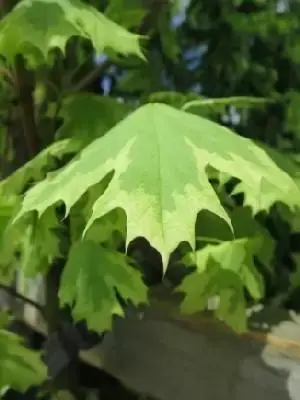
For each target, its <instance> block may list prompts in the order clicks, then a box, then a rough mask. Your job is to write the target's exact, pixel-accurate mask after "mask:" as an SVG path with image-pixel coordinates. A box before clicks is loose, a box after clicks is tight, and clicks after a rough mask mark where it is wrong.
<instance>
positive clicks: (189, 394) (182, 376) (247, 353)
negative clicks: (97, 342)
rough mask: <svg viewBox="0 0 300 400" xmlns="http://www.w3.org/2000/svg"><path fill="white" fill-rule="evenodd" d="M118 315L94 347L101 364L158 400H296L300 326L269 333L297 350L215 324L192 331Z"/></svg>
mask: <svg viewBox="0 0 300 400" xmlns="http://www.w3.org/2000/svg"><path fill="white" fill-rule="evenodd" d="M129 314H130V315H129V316H128V317H127V318H126V319H117V320H116V321H115V325H114V329H113V332H112V333H111V334H109V335H108V336H107V337H106V339H105V340H104V342H103V344H102V346H101V347H100V348H99V349H98V354H99V357H101V362H102V364H103V365H104V368H105V369H106V370H107V371H108V372H110V373H111V374H113V375H115V376H116V377H118V378H119V379H120V380H121V381H122V382H123V383H124V384H125V385H127V386H128V387H130V388H132V389H134V390H136V391H137V392H140V393H143V394H147V395H150V396H152V397H154V398H157V399H160V400H199V399H200V400H201V399H203V400H300V350H299V349H300V325H299V324H298V323H297V321H292V320H290V321H285V322H281V323H279V324H277V325H274V326H273V327H272V328H271V329H272V334H273V335H276V336H277V337H285V338H288V339H289V340H293V341H297V342H299V349H298V350H295V347H294V345H292V346H291V348H289V346H288V348H286V347H284V346H283V347H280V346H277V345H276V346H274V345H267V346H266V345H264V344H263V343H260V342H259V341H257V340H251V339H249V338H241V337H238V336H236V335H234V334H232V333H229V332H226V331H224V330H219V329H216V328H215V326H214V325H207V326H203V329H193V328H192V327H187V326H185V324H184V323H179V322H178V321H176V320H172V318H167V317H166V318H162V317H161V316H157V317H155V315H154V314H153V313H152V312H151V313H147V311H146V312H145V313H144V314H143V316H142V317H141V314H139V313H137V312H132V311H131V312H130V313H129Z"/></svg>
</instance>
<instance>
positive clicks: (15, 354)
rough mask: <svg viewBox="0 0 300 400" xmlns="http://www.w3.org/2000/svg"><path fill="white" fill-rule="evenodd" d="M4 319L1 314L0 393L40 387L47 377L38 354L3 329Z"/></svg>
mask: <svg viewBox="0 0 300 400" xmlns="http://www.w3.org/2000/svg"><path fill="white" fill-rule="evenodd" d="M5 322H7V321H5V318H3V314H1V327H0V365H1V368H0V391H2V390H4V389H5V388H6V387H11V388H13V389H16V390H19V391H26V390H27V389H28V388H29V387H30V386H32V385H40V384H41V383H42V382H43V381H44V380H45V379H46V377H47V370H46V366H45V365H44V364H43V362H42V360H41V358H40V354H39V353H38V352H36V351H32V350H30V349H28V348H26V347H25V346H24V345H23V344H22V341H21V339H20V338H19V337H18V336H16V335H15V334H13V333H11V332H9V331H7V330H5V329H3V326H4V325H5Z"/></svg>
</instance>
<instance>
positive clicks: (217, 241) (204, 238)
mask: <svg viewBox="0 0 300 400" xmlns="http://www.w3.org/2000/svg"><path fill="white" fill-rule="evenodd" d="M196 240H198V241H201V242H206V243H215V244H221V243H224V240H220V239H217V238H212V237H209V236H196Z"/></svg>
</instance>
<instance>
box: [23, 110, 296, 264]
mask: <svg viewBox="0 0 300 400" xmlns="http://www.w3.org/2000/svg"><path fill="white" fill-rule="evenodd" d="M174 154H176V157H174ZM177 157H180V158H181V159H182V160H184V163H183V164H178V159H177ZM208 165H210V166H212V167H214V168H215V169H217V170H219V171H221V172H225V173H227V174H230V175H232V176H234V177H236V178H238V179H240V181H241V183H240V184H239V185H238V186H237V187H236V188H235V192H236V193H237V192H240V191H243V192H245V204H248V205H250V206H251V207H252V208H253V210H254V212H255V213H256V212H258V211H260V210H268V209H269V208H270V206H271V205H272V204H273V203H274V202H275V201H284V202H285V203H287V204H290V205H292V206H293V205H295V204H298V202H299V191H298V188H297V186H296V185H295V183H294V182H293V180H292V179H291V178H290V177H289V176H288V175H287V174H286V173H284V172H283V171H281V170H280V169H279V168H278V167H277V166H276V164H274V163H273V162H272V160H271V159H270V158H269V157H268V156H267V155H266V153H265V152H264V151H263V150H261V149H260V148H259V147H257V146H256V145H254V144H253V143H251V142H250V141H249V140H247V139H242V138H240V137H238V136H237V135H235V134H234V133H233V132H231V131H230V130H228V129H226V128H223V127H221V126H218V125H216V124H214V123H213V122H210V121H209V120H206V119H203V118H201V117H197V116H194V115H191V114H187V113H184V112H182V111H177V110H175V109H173V108H171V107H169V106H166V105H160V104H149V105H145V106H143V107H141V108H140V109H139V110H137V111H135V112H134V113H133V114H131V115H130V116H129V117H127V118H126V119H125V120H124V121H123V122H121V123H119V124H118V125H117V126H116V127H115V128H113V129H112V130H111V131H110V132H109V133H107V134H106V135H105V136H104V137H103V138H100V139H98V140H96V141H95V142H93V143H92V144H91V145H90V146H89V147H87V148H86V149H85V150H84V151H83V152H82V153H81V154H80V156H79V157H78V158H77V159H76V160H75V161H74V162H72V163H71V164H70V165H69V166H67V167H66V168H65V169H64V170H63V171H62V172H61V173H59V174H56V175H55V176H53V177H49V178H47V179H46V180H45V181H43V182H41V183H39V184H38V185H36V186H35V187H33V188H32V189H31V190H30V191H28V192H27V194H26V196H25V198H24V201H23V204H22V209H21V210H20V213H19V215H18V217H21V216H22V215H24V214H26V213H27V212H29V211H34V210H36V211H37V212H38V215H39V216H41V215H42V214H43V213H44V211H45V210H47V208H48V207H50V206H51V205H53V204H56V203H57V202H59V201H60V200H62V201H63V202H64V204H65V206H66V214H68V213H69V210H70V209H71V207H72V206H73V205H74V204H75V203H76V201H77V200H79V199H80V197H81V196H82V195H83V194H84V193H85V192H86V190H87V189H88V188H89V187H91V186H92V185H95V184H96V183H98V182H100V181H101V179H103V178H104V177H105V176H106V175H107V174H108V173H110V172H112V171H114V176H113V178H112V180H111V182H110V183H109V185H108V188H107V189H106V191H105V192H104V194H103V195H102V196H101V197H99V199H97V200H96V201H95V203H94V205H93V214H92V216H91V218H90V220H89V221H88V223H87V227H86V229H88V227H89V226H91V225H92V223H93V222H94V221H95V220H96V219H97V218H100V217H102V216H103V215H105V214H106V213H107V212H109V211H111V210H113V209H115V208H117V207H121V208H123V209H124V210H125V212H126V215H127V239H126V240H127V244H128V243H129V242H131V241H132V240H133V239H135V238H136V237H139V236H143V237H145V238H146V239H147V240H149V242H150V243H151V245H152V246H153V247H155V248H156V249H157V250H158V251H159V252H160V253H161V255H162V258H163V265H164V268H166V266H167V263H168V259H169V255H170V253H171V252H172V251H173V250H174V249H175V248H176V247H177V246H178V244H179V243H180V242H182V241H187V242H188V243H189V244H190V245H191V246H192V248H194V246H195V236H194V235H195V234H194V225H195V221H196V216H197V213H198V212H199V211H201V210H209V211H211V212H212V213H214V214H216V215H218V216H219V217H221V218H223V219H225V220H226V221H227V222H228V223H229V224H230V218H229V217H228V215H227V214H226V212H225V210H224V208H223V207H222V206H221V204H220V200H219V199H218V197H217V195H216V194H215V192H214V190H213V188H212V187H211V185H210V183H209V182H208V178H207V176H206V174H205V170H206V167H207V166H208ZM74 178H75V179H74ZM187 205H188V206H187Z"/></svg>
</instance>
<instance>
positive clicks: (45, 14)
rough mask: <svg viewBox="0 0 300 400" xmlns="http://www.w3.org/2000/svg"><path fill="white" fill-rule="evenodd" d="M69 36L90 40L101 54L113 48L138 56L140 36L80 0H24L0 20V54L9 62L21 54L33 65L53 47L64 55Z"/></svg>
mask: <svg viewBox="0 0 300 400" xmlns="http://www.w3.org/2000/svg"><path fill="white" fill-rule="evenodd" d="M72 36H81V37H83V38H86V39H88V40H90V41H91V42H92V44H93V46H94V48H95V50H96V51H97V52H99V53H101V52H102V51H104V50H107V49H112V50H114V51H116V52H118V53H121V54H137V55H138V56H140V57H142V58H143V55H142V53H141V51H140V48H139V38H140V36H139V35H134V34H132V33H130V32H128V31H127V30H126V29H124V28H122V27H121V26H119V25H117V24H116V23H114V22H113V21H110V20H109V19H108V18H106V17H105V16H104V15H103V14H102V13H100V12H98V11H97V10H96V9H95V8H94V7H92V6H90V5H88V4H84V3H83V2H81V1H79V0H23V1H21V2H20V3H19V4H18V5H17V6H15V8H14V9H13V10H12V11H11V12H10V13H9V14H8V15H7V16H6V17H5V18H4V19H3V20H2V21H1V24H0V53H1V54H3V55H4V56H5V57H6V58H7V59H8V60H9V62H14V57H15V55H16V54H19V53H21V54H24V55H26V56H27V57H28V60H29V61H30V62H32V63H33V65H34V64H35V63H36V61H38V62H41V61H43V60H47V58H48V53H49V51H50V50H51V49H53V48H59V49H60V50H61V51H62V52H63V53H64V50H65V46H66V43H67V41H68V40H69V39H70V38H71V37H72Z"/></svg>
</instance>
